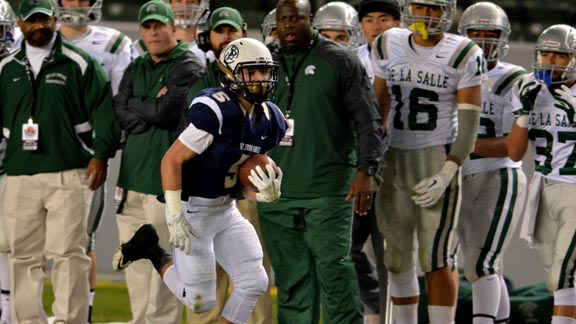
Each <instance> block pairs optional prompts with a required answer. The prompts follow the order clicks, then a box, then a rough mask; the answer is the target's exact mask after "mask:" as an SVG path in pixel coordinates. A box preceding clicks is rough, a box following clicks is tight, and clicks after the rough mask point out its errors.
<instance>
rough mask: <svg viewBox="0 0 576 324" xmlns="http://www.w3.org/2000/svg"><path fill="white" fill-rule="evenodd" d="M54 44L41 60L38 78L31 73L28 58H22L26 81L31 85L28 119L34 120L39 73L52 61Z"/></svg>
mask: <svg viewBox="0 0 576 324" xmlns="http://www.w3.org/2000/svg"><path fill="white" fill-rule="evenodd" d="M55 45H56V44H54V46H53V47H52V50H51V51H50V53H49V54H48V55H47V56H46V57H45V58H44V60H42V65H40V70H39V71H38V77H35V76H34V71H32V65H31V64H30V61H29V60H28V56H24V60H23V61H24V68H25V69H26V75H28V80H30V82H31V83H32V107H30V118H34V116H35V110H36V102H37V98H36V97H37V96H38V87H39V86H40V79H41V78H40V72H42V68H43V67H44V64H46V62H48V61H50V60H51V59H52V55H53V54H54V50H55V48H56V46H55Z"/></svg>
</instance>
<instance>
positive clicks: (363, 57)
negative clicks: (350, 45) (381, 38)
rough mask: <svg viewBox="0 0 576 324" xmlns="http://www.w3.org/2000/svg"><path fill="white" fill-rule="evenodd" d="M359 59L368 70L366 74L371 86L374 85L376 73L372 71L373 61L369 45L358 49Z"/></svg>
mask: <svg viewBox="0 0 576 324" xmlns="http://www.w3.org/2000/svg"><path fill="white" fill-rule="evenodd" d="M358 58H359V59H360V62H362V65H364V68H365V69H366V74H368V78H369V79H370V84H374V71H373V70H372V61H371V60H370V50H369V49H368V44H363V45H361V46H360V47H358Z"/></svg>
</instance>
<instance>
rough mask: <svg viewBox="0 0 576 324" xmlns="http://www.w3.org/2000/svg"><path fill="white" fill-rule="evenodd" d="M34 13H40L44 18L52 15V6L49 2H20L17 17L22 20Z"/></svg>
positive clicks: (41, 0) (31, 0) (32, 0)
mask: <svg viewBox="0 0 576 324" xmlns="http://www.w3.org/2000/svg"><path fill="white" fill-rule="evenodd" d="M35 13H42V14H45V15H46V16H52V15H53V14H54V6H53V5H52V1H50V0H22V2H21V3H20V6H19V7H18V17H20V19H22V20H26V19H28V18H30V16H32V15H33V14H35Z"/></svg>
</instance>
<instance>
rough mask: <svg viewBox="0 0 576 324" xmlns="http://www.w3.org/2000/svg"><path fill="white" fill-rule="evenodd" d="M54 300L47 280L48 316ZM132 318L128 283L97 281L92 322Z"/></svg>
mask: <svg viewBox="0 0 576 324" xmlns="http://www.w3.org/2000/svg"><path fill="white" fill-rule="evenodd" d="M272 298H273V300H274V301H276V289H275V288H272ZM53 300H54V295H53V293H52V286H51V284H50V283H49V282H47V283H46V284H45V285H44V309H45V311H46V314H48V316H52V310H51V308H50V307H51V305H52V301H53ZM274 304H275V303H274ZM274 313H276V306H274ZM274 317H276V316H274ZM130 318H131V317H130V303H129V301H128V290H126V284H124V283H121V282H106V281H102V282H98V283H96V295H95V297H94V310H93V313H92V322H93V323H95V324H98V323H125V322H127V321H129V320H130ZM184 319H185V314H183V315H182V323H186V321H185V320H184Z"/></svg>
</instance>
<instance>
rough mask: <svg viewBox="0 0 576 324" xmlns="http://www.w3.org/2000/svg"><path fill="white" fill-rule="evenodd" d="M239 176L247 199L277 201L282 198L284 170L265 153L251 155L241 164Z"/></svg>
mask: <svg viewBox="0 0 576 324" xmlns="http://www.w3.org/2000/svg"><path fill="white" fill-rule="evenodd" d="M238 176H239V178H240V182H241V183H242V187H243V188H242V193H243V194H244V196H245V197H246V199H248V200H252V201H258V202H276V201H278V199H279V198H280V186H281V184H282V170H280V168H279V167H278V166H276V164H275V163H274V161H272V159H271V158H269V157H268V156H266V155H263V154H256V155H253V156H251V157H250V158H249V159H248V160H246V161H245V162H244V163H243V164H242V166H240V170H239V175H238Z"/></svg>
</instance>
